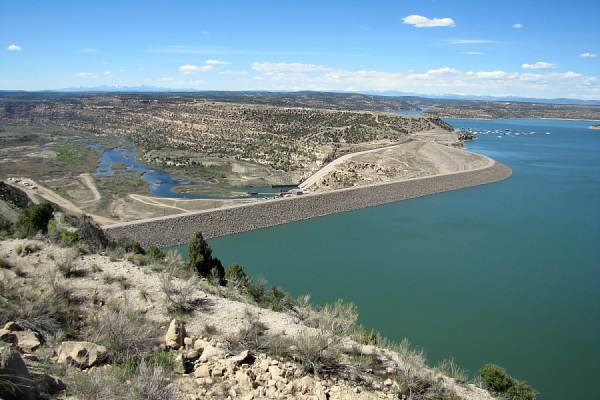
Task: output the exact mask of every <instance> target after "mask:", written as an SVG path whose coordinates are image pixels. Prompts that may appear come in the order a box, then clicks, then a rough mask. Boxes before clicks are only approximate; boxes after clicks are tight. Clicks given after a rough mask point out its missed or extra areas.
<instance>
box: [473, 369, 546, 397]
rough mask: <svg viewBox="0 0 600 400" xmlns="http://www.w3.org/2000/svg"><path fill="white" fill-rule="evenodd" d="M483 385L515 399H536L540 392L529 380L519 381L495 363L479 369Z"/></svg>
mask: <svg viewBox="0 0 600 400" xmlns="http://www.w3.org/2000/svg"><path fill="white" fill-rule="evenodd" d="M479 375H480V376H481V382H482V383H483V387H484V388H485V389H487V390H489V391H491V392H494V393H498V394H500V395H504V396H507V397H509V398H510V399H514V400H534V399H535V398H536V397H537V395H538V394H539V392H538V391H536V390H535V389H533V388H532V387H530V386H529V385H528V384H527V382H525V381H519V380H517V379H515V378H513V377H512V376H510V375H509V374H508V372H506V370H505V369H504V368H502V367H500V366H498V365H495V364H486V365H484V367H483V368H481V370H480V371H479Z"/></svg>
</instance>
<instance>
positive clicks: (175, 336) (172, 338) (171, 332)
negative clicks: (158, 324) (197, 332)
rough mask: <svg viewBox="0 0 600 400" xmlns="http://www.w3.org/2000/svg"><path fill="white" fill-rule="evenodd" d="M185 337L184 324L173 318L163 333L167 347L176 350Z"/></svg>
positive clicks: (181, 344)
mask: <svg viewBox="0 0 600 400" xmlns="http://www.w3.org/2000/svg"><path fill="white" fill-rule="evenodd" d="M185 337H186V332H185V325H184V324H183V322H181V321H178V320H177V319H173V321H171V324H170V325H169V329H167V334H166V335H165V344H166V345H167V347H169V348H171V349H175V350H177V349H178V348H180V347H181V346H183V345H184V344H185Z"/></svg>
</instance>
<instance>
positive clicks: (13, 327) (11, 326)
mask: <svg viewBox="0 0 600 400" xmlns="http://www.w3.org/2000/svg"><path fill="white" fill-rule="evenodd" d="M4 329H6V330H7V331H14V332H16V331H24V330H25V329H24V328H23V327H22V326H21V325H20V324H19V323H18V322H15V321H10V322H7V323H6V324H5V325H4Z"/></svg>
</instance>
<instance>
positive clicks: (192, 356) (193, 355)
mask: <svg viewBox="0 0 600 400" xmlns="http://www.w3.org/2000/svg"><path fill="white" fill-rule="evenodd" d="M183 357H184V358H185V359H186V360H197V359H198V358H200V353H199V352H198V350H196V349H190V350H187V351H185V352H184V353H183Z"/></svg>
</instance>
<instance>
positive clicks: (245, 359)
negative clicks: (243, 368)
mask: <svg viewBox="0 0 600 400" xmlns="http://www.w3.org/2000/svg"><path fill="white" fill-rule="evenodd" d="M229 360H230V361H231V362H232V363H234V364H235V365H236V366H238V367H239V366H240V365H242V364H254V361H255V360H256V357H254V355H252V353H250V351H249V350H244V351H242V352H241V353H240V354H238V355H237V356H233V357H231V358H230V359H229Z"/></svg>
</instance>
